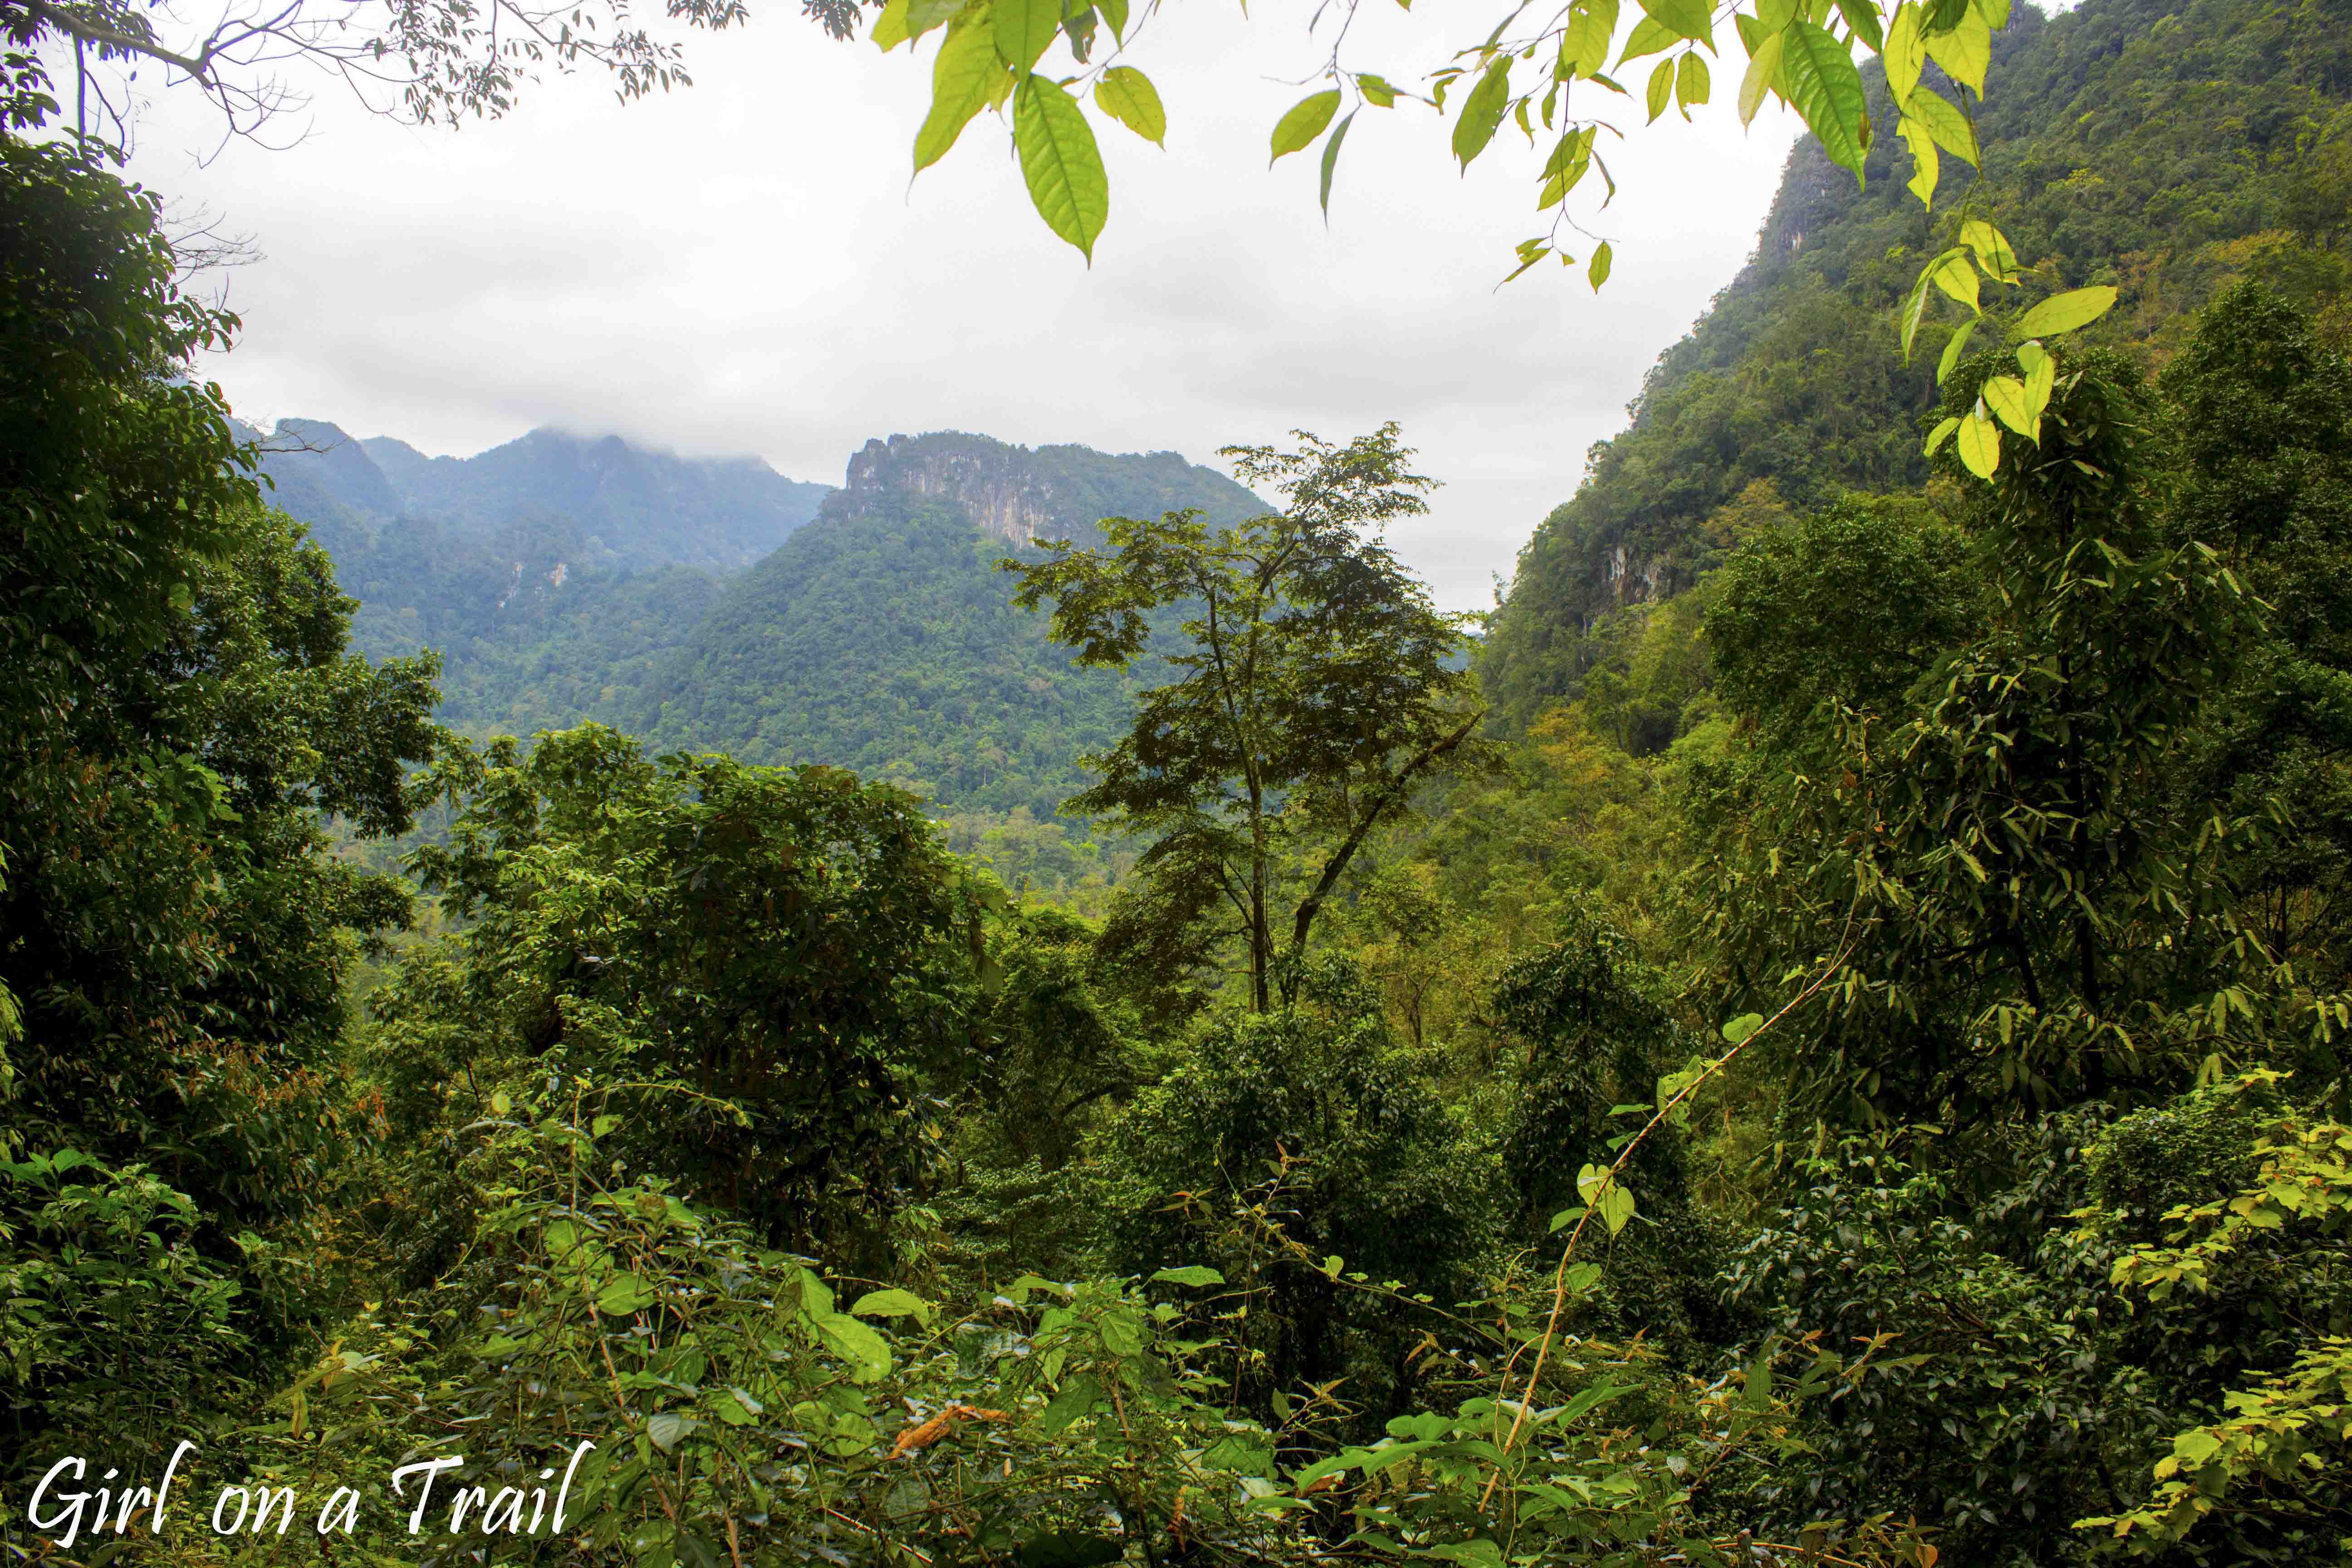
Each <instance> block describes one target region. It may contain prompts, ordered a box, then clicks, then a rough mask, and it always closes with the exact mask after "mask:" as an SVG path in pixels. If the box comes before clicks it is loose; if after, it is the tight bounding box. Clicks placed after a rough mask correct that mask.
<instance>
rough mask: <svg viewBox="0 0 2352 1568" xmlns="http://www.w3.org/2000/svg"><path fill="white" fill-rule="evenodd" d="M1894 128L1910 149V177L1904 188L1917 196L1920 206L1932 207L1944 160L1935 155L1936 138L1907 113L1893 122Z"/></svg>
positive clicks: (1934, 203)
mask: <svg viewBox="0 0 2352 1568" xmlns="http://www.w3.org/2000/svg"><path fill="white" fill-rule="evenodd" d="M1895 131H1896V132H1897V133H1899V134H1900V135H1901V136H1902V138H1903V144H1904V145H1905V146H1906V147H1908V148H1909V149H1911V179H1910V182H1909V183H1908V184H1906V186H1905V187H1904V188H1905V189H1906V190H1908V191H1909V192H1910V193H1911V194H1912V195H1915V196H1916V197H1918V198H1919V205H1921V206H1923V207H1932V206H1934V205H1936V182H1937V180H1938V179H1940V178H1942V176H1943V172H1944V162H1943V160H1942V159H1941V158H1939V157H1937V155H1936V139H1935V138H1934V137H1933V136H1930V135H1929V134H1927V127H1926V126H1924V125H1922V124H1920V123H1919V122H1918V121H1916V120H1914V119H1912V118H1911V117H1910V116H1909V115H1907V114H1906V115H1905V116H1904V117H1903V118H1902V119H1901V120H1899V121H1896V122H1895Z"/></svg>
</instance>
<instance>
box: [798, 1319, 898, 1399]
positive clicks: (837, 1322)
mask: <svg viewBox="0 0 2352 1568" xmlns="http://www.w3.org/2000/svg"><path fill="white" fill-rule="evenodd" d="M816 1332H817V1337H818V1338H819V1339H821V1340H823V1341H824V1346H825V1349H827V1350H829V1351H831V1352H833V1353H834V1354H835V1355H837V1356H839V1357H840V1358H841V1359H842V1360H843V1361H845V1362H847V1363H849V1375H850V1377H851V1379H852V1381H854V1382H857V1383H874V1382H877V1381H878V1380H880V1379H882V1378H884V1377H887V1376H888V1375H889V1373H890V1345H889V1342H888V1341H887V1340H885V1339H883V1337H882V1336H881V1335H880V1334H877V1333H876V1332H875V1331H873V1329H871V1328H870V1327H868V1326H867V1325H866V1324H864V1323H861V1322H859V1321H857V1320H856V1319H855V1318H852V1317H849V1316H847V1315H845V1314H844V1313H840V1312H829V1313H827V1314H826V1315H825V1316H824V1317H822V1318H819V1319H817V1320H816Z"/></svg>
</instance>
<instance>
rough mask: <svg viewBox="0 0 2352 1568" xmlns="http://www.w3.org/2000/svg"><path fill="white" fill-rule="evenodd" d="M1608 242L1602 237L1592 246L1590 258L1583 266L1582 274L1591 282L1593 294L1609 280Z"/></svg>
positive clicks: (1599, 290) (1598, 291)
mask: <svg viewBox="0 0 2352 1568" xmlns="http://www.w3.org/2000/svg"><path fill="white" fill-rule="evenodd" d="M1609 262H1610V254H1609V242H1608V241H1607V240H1605V239H1604V240H1602V241H1601V243H1600V245H1598V246H1597V247H1594V249H1593V252H1592V259H1591V261H1589V262H1587V263H1585V267H1584V276H1585V278H1586V279H1587V280H1588V281H1590V282H1591V285H1592V291H1593V292H1594V293H1595V294H1598V293H1600V292H1601V285H1602V284H1603V283H1606V282H1608V281H1609Z"/></svg>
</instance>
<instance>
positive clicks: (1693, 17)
mask: <svg viewBox="0 0 2352 1568" xmlns="http://www.w3.org/2000/svg"><path fill="white" fill-rule="evenodd" d="M1642 9H1643V11H1644V12H1646V13H1648V15H1649V17H1650V19H1651V20H1652V21H1654V22H1655V23H1657V25H1658V26H1661V27H1664V29H1665V30H1666V31H1667V32H1668V33H1670V34H1672V35H1673V36H1674V37H1677V38H1688V39H1690V40H1691V41H1692V42H1693V43H1698V44H1707V45H1709V47H1713V46H1712V40H1713V38H1714V36H1715V28H1714V25H1713V15H1712V12H1711V10H1710V8H1709V7H1708V5H1707V3H1706V0H1642Z"/></svg>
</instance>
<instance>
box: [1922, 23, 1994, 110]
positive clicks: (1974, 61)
mask: <svg viewBox="0 0 2352 1568" xmlns="http://www.w3.org/2000/svg"><path fill="white" fill-rule="evenodd" d="M1926 37H1927V54H1928V58H1931V59H1933V60H1934V61H1935V62H1936V63H1937V65H1939V66H1941V67H1943V68H1944V74H1945V75H1946V76H1948V77H1950V78H1951V79H1953V80H1954V81H1956V82H1958V83H1959V84H1960V85H1961V86H1963V87H1966V88H1968V89H1970V90H1972V91H1973V92H1975V94H1976V95H1977V96H1978V97H1979V98H1982V97H1983V96H1984V82H1985V69H1986V68H1987V67H1989V66H1990V65H1991V64H1992V29H1991V28H1990V27H1989V26H1986V25H1985V19H1984V17H1983V16H1980V15H1979V14H1978V13H1977V12H1976V11H1975V10H1974V9H1969V10H1967V11H1963V12H1962V13H1960V20H1959V23H1958V26H1954V27H1953V28H1952V30H1951V31H1950V32H1948V33H1929V34H1927V36H1926Z"/></svg>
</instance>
